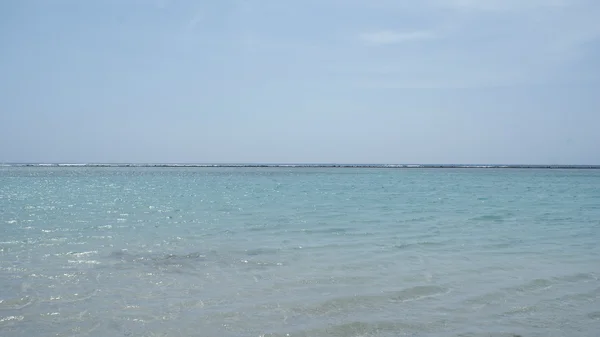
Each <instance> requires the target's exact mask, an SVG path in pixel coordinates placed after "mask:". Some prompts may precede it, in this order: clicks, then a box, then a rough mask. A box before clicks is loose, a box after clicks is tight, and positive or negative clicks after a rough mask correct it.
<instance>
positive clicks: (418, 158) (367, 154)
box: [0, 0, 600, 164]
mask: <svg viewBox="0 0 600 337" xmlns="http://www.w3.org/2000/svg"><path fill="white" fill-rule="evenodd" d="M599 18H600V1H597V0H425V1H413V0H411V1H402V0H368V1H367V0H365V1H358V0H288V1H286V0H255V1H250V0H245V1H240V0H220V1H187V0H181V1H175V0H162V1H161V0H157V1H152V0H103V1H80V0H38V1H33V0H19V1H17V0H11V1H8V0H7V1H1V2H0V50H1V52H0V162H201V163H210V162H277V163H289V162H295V163H302V162H312V163H331V162H337V163H522V164H600V21H599Z"/></svg>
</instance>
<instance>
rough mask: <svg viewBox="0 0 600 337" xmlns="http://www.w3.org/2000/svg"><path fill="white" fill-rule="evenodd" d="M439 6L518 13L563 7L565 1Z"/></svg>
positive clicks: (464, 0) (468, 1)
mask: <svg viewBox="0 0 600 337" xmlns="http://www.w3.org/2000/svg"><path fill="white" fill-rule="evenodd" d="M440 4H443V5H446V6H452V7H457V8H460V9H464V10H476V11H518V10H531V9H536V8H544V7H564V6H567V5H568V2H567V1H565V0H450V1H447V0H444V1H443V2H441V3H440Z"/></svg>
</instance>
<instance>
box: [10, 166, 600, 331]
mask: <svg viewBox="0 0 600 337" xmlns="http://www.w3.org/2000/svg"><path fill="white" fill-rule="evenodd" d="M599 243H600V170H598V169H581V168H575V169H574V168H556V167H555V168H538V167H495V166H486V167H457V166H449V167H420V166H401V167H400V166H365V167H354V166H348V167H344V166H331V167H323V166H318V165H316V166H302V165H299V166H281V165H276V166H268V165H267V166H243V165H242V166H234V167H224V166H219V165H215V166H202V167H199V166H185V165H184V166H168V165H166V166H152V165H149V166H144V165H134V166H128V165H127V166H123V165H116V166H111V165H108V166H93V165H92V166H88V165H82V166H72V165H71V166H69V165H67V166H60V167H58V166H52V165H48V166H40V165H4V166H2V167H0V336H3V337H12V336H111V337H112V336H165V337H167V336H169V337H170V336H181V337H184V336H185V337H187V336H216V337H229V336H232V337H233V336H252V337H267V336H269V337H276V336H277V337H288V336H315V337H319V336H323V337H325V336H339V337H346V336H347V337H359V336H361V337H366V336H424V337H434V336H436V337H437V336H465V337H467V336H469V337H470V336H472V337H516V336H520V337H534V336H540V337H542V336H544V337H552V336H556V337H559V336H560V337H563V336H564V337H574V336H586V337H597V336H600V279H599V278H600V244H599Z"/></svg>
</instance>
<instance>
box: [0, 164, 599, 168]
mask: <svg viewBox="0 0 600 337" xmlns="http://www.w3.org/2000/svg"><path fill="white" fill-rule="evenodd" d="M0 166H3V167H172V168H178V167H197V168H388V169H394V168H396V169H411V168H412V169H414V168H422V169H425V168H435V169H459V168H464V169H469V168H470V169H476V168H477V169H486V168H487V169H490V168H491V169H500V168H502V169H600V165H486V164H166V163H165V164H160V163H159V164H135V163H131V164H128V163H114V164H112V163H86V164H77V163H75V164H71V163H5V164H0Z"/></svg>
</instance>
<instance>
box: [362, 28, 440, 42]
mask: <svg viewBox="0 0 600 337" xmlns="http://www.w3.org/2000/svg"><path fill="white" fill-rule="evenodd" d="M435 37H436V35H435V34H433V33H432V32H429V31H411V32H398V31H392V30H381V31H377V32H371V33H363V34H360V35H359V38H360V39H361V40H362V41H364V42H366V43H368V44H374V45H388V44H397V43H402V42H409V41H419V40H427V39H432V38H435Z"/></svg>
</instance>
